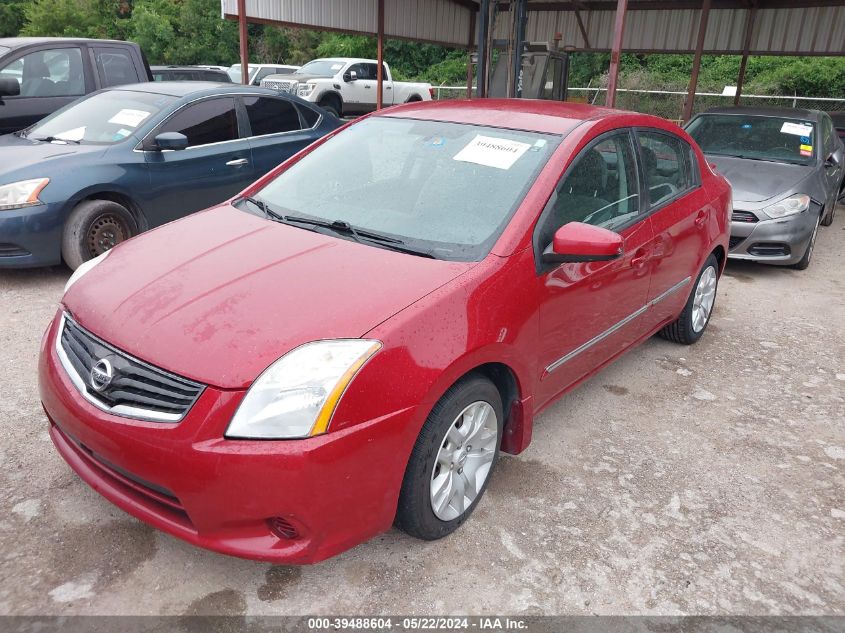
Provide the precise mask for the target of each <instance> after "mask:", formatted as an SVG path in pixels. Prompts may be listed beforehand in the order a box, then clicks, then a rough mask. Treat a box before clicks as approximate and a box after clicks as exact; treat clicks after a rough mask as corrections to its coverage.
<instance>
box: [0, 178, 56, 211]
mask: <svg viewBox="0 0 845 633" xmlns="http://www.w3.org/2000/svg"><path fill="white" fill-rule="evenodd" d="M48 182H50V179H49V178H35V179H33V180H22V181H20V182H13V183H12V184H11V185H3V186H2V187H0V211H7V210H9V209H20V208H22V207H32V206H35V205H36V204H41V200H39V199H38V194H39V193H41V190H42V189H44V187H46V186H47V183H48Z"/></svg>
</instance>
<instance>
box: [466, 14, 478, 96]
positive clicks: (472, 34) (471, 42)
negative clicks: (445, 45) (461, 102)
mask: <svg viewBox="0 0 845 633" xmlns="http://www.w3.org/2000/svg"><path fill="white" fill-rule="evenodd" d="M476 15H478V14H477V13H470V14H469V36H468V38H467V99H472V47H473V45H474V44H475V16H476ZM475 50H476V51H478V47H477V46H476V47H475Z"/></svg>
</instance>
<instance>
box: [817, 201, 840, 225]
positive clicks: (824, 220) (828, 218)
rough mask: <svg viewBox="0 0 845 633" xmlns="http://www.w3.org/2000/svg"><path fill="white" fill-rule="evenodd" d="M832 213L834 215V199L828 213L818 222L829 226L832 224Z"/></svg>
mask: <svg viewBox="0 0 845 633" xmlns="http://www.w3.org/2000/svg"><path fill="white" fill-rule="evenodd" d="M834 215H836V200H834V201H833V204H832V205H831V207H830V213H828V214H827V216H826V217H823V218H822V221H821V222H820V224H821V225H822V226H830V225H831V224H833V216H834Z"/></svg>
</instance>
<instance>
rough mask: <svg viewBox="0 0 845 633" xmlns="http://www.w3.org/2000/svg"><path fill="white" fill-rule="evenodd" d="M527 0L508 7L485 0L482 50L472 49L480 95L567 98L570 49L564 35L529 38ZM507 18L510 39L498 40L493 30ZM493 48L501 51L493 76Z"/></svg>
mask: <svg viewBox="0 0 845 633" xmlns="http://www.w3.org/2000/svg"><path fill="white" fill-rule="evenodd" d="M526 5H527V2H526V0H513V1H511V2H509V3H508V4H507V6H508V9H507V10H505V11H500V10H499V2H498V1H497V0H482V1H481V6H480V10H481V12H482V13H483V15H484V16H485V17H486V19H484V18H482V22H481V28H480V29H479V51H481V55H480V56H479V54H478V53H473V55H472V62H473V63H474V64H475V67H476V68H475V70H476V78H477V81H476V84H477V94H478V96H481V97H504V98H517V99H547V100H553V101H565V100H566V96H567V95H566V90H567V84H568V79H569V50H567V49H568V48H570V47H565V48H564V49H561V46H560V41H561V35H560V34H557V35H556V36H555V39H554V40H553V41H551V42H526V41H525V29H526V25H527V23H528V14H527V10H526ZM499 20H504V21H505V23H506V24H507V30H508V32H509V34H510V39H508V40H496V39H494V38H493V32H494V31H495V30H496V24H497V22H498V21H499ZM493 51H496V52H497V53H498V58H497V59H496V61H495V67H494V68H493V72H492V76H491V73H490V71H489V68H490V67H491V66H492V65H493V62H494V59H493V58H494V55H493Z"/></svg>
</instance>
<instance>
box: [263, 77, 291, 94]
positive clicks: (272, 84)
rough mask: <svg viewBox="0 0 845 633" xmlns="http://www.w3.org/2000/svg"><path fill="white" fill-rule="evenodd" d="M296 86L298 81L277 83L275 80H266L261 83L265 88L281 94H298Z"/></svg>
mask: <svg viewBox="0 0 845 633" xmlns="http://www.w3.org/2000/svg"><path fill="white" fill-rule="evenodd" d="M296 84H297V82H296V81H276V80H275V79H265V80H264V81H262V82H261V86H262V87H263V88H270V89H271V90H278V91H279V92H296Z"/></svg>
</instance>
